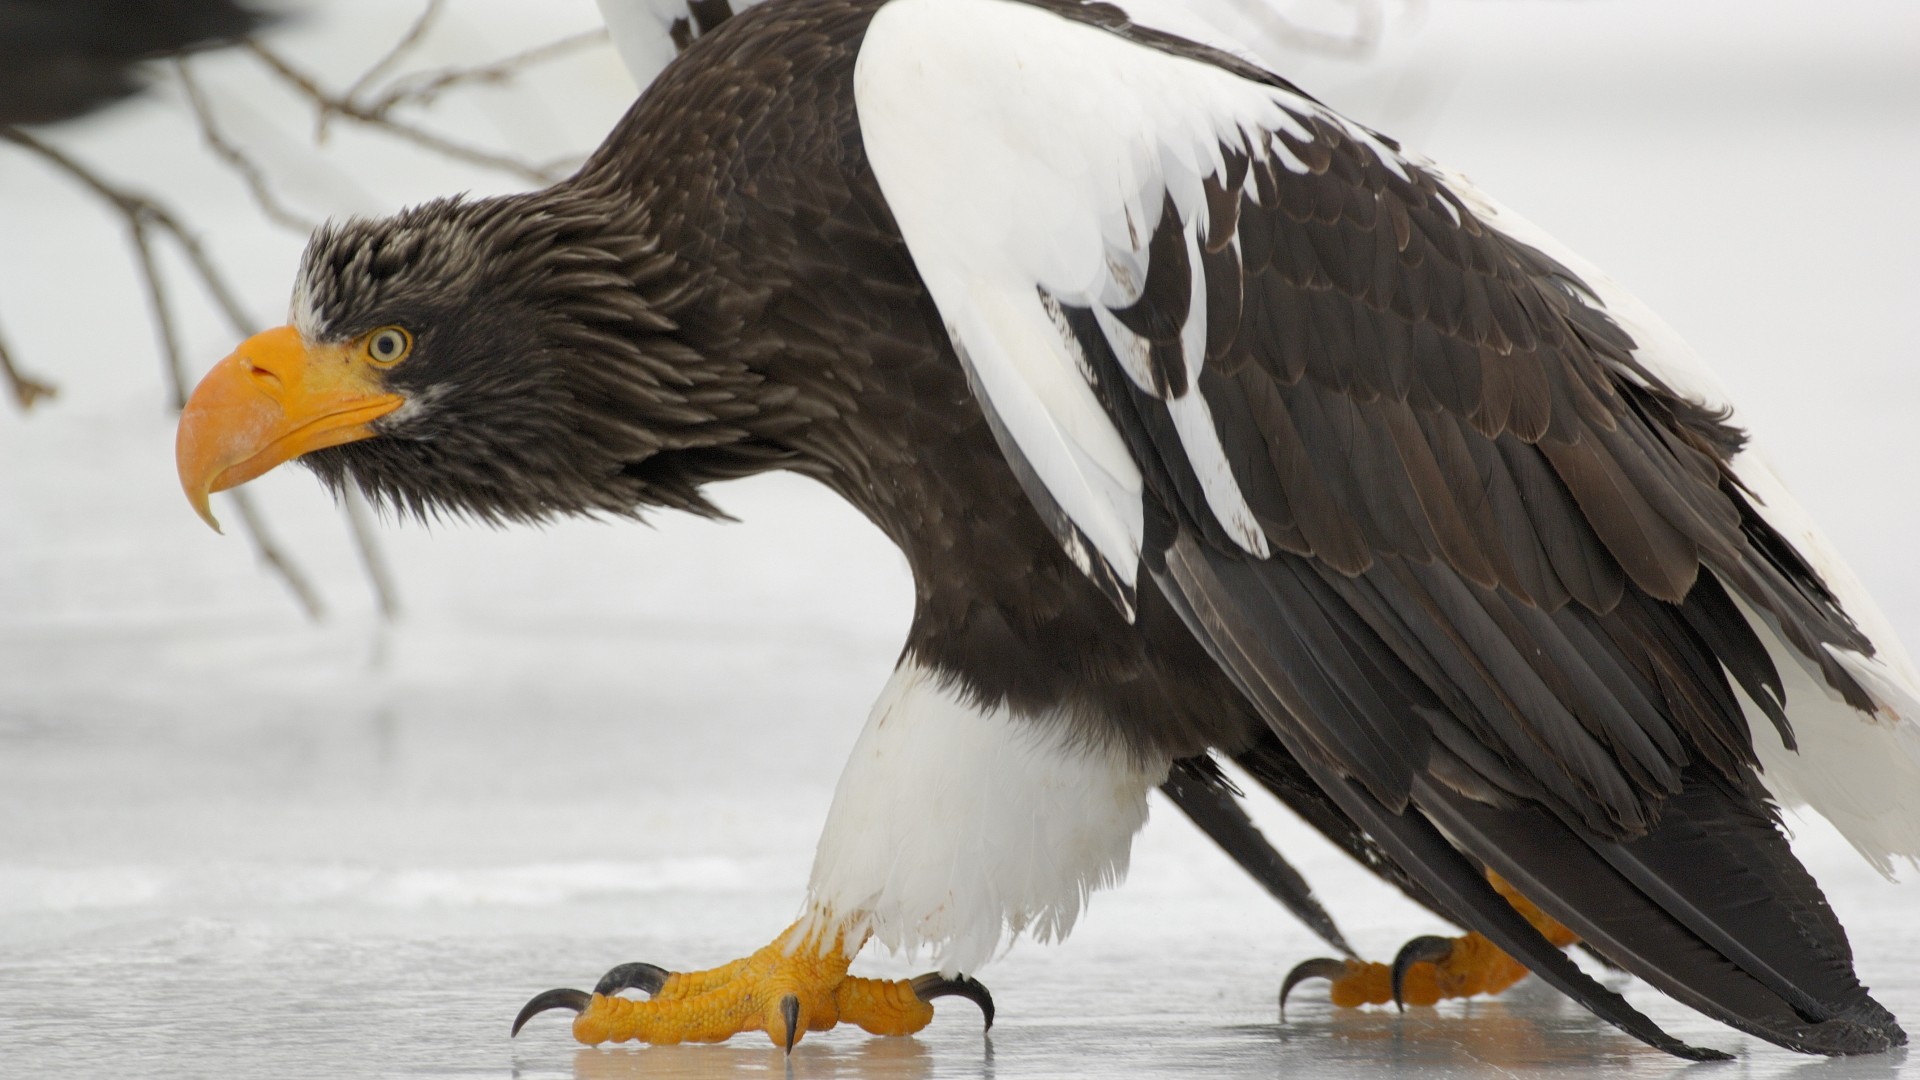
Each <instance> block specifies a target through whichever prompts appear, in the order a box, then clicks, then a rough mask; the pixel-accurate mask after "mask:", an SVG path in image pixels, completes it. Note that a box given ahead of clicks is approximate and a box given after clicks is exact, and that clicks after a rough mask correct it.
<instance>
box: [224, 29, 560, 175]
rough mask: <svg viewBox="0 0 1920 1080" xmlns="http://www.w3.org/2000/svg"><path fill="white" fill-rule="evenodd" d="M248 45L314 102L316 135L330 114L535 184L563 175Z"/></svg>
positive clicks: (557, 169)
mask: <svg viewBox="0 0 1920 1080" xmlns="http://www.w3.org/2000/svg"><path fill="white" fill-rule="evenodd" d="M247 48H248V49H250V50H252V52H253V54H254V55H255V56H257V57H259V58H260V60H261V62H262V63H264V64H266V65H267V67H268V69H269V70H271V71H272V72H273V73H274V74H276V75H278V76H280V77H281V78H282V79H284V80H285V81H286V82H287V83H288V84H289V85H291V86H292V87H293V88H294V89H295V90H298V91H299V92H300V93H301V94H303V95H305V96H306V97H307V98H308V100H310V101H312V102H313V103H314V106H315V108H317V109H318V110H319V112H320V120H319V124H318V126H317V127H316V129H315V137H316V138H318V137H320V136H321V135H323V134H324V130H325V127H326V122H327V118H328V117H330V116H341V117H345V118H346V119H348V120H352V121H354V122H356V123H361V124H366V125H368V126H369V127H374V128H378V129H379V130H382V131H385V132H386V133H388V134H389V135H393V136H395V137H396V138H400V139H405V140H406V141H408V142H411V143H413V144H415V145H417V146H422V147H425V148H426V149H428V150H432V151H435V152H436V153H440V154H445V155H446V156H447V157H450V158H453V159H454V160H456V161H464V162H466V163H468V164H469V165H479V166H481V167H482V168H488V169H495V170H498V171H500V172H505V173H511V174H512V175H514V176H518V177H520V178H521V179H523V180H528V181H531V182H533V183H536V184H551V183H553V182H554V181H556V180H559V179H560V177H561V176H562V175H563V171H562V169H561V167H560V166H559V165H557V164H551V163H550V164H547V165H534V164H531V163H529V162H526V161H522V160H520V159H519V158H515V157H510V156H508V155H506V154H498V153H495V152H493V151H491V150H482V149H480V148H478V147H473V146H467V145H465V144H463V143H457V142H454V141H453V140H451V139H448V138H446V137H444V136H441V135H436V134H435V133H433V132H431V131H428V130H426V129H425V128H421V127H417V126H415V125H413V124H410V123H407V122H406V121H404V120H395V119H394V118H393V117H392V116H391V115H388V114H387V113H384V112H375V111H373V110H372V109H370V108H369V107H368V106H366V105H364V104H362V103H360V102H358V101H355V100H354V99H352V98H348V97H342V96H340V95H337V94H333V93H330V92H329V91H327V90H326V89H325V88H323V87H322V86H321V85H320V84H319V83H318V82H316V81H315V80H314V78H313V77H312V76H311V75H308V74H306V73H305V72H303V71H301V70H299V69H298V68H296V67H294V66H293V65H291V64H289V63H288V62H287V61H286V60H285V59H283V58H281V57H280V56H279V55H278V54H276V53H275V52H273V51H272V50H271V49H268V48H267V47H265V46H264V45H261V44H260V43H259V42H257V41H255V42H249V43H248V44H247Z"/></svg>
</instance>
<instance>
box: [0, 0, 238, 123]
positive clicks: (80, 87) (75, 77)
mask: <svg viewBox="0 0 1920 1080" xmlns="http://www.w3.org/2000/svg"><path fill="white" fill-rule="evenodd" d="M261 23H262V16H261V15H260V14H259V13H258V12H256V11H253V10H251V9H250V8H249V7H247V6H245V5H243V4H239V3H235V2H234V0H0V126H5V125H12V124H51V123H54V122H55V121H59V120H70V119H72V118H74V117H76V116H80V115H82V114H85V113H88V112H92V111H93V110H95V109H98V108H101V107H103V106H106V105H109V104H111V103H113V102H115V101H118V100H120V99H121V98H124V97H126V96H128V95H129V94H132V93H134V92H136V91H138V90H139V89H140V88H141V86H142V85H143V83H144V79H143V77H142V74H141V71H140V65H141V64H142V63H143V62H145V61H149V60H158V59H162V58H165V57H169V56H180V55H183V54H186V53H190V52H193V51H195V50H197V49H205V48H209V47H213V46H217V45H224V44H229V43H231V42H233V41H236V40H238V39H240V38H243V37H246V36H247V35H248V34H250V33H252V32H253V31H254V30H256V29H257V28H259V26H260V25H261Z"/></svg>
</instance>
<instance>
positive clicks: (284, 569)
mask: <svg viewBox="0 0 1920 1080" xmlns="http://www.w3.org/2000/svg"><path fill="white" fill-rule="evenodd" d="M227 494H228V495H230V496H232V497H233V508H234V509H235V510H237V511H239V513H240V521H241V523H242V524H244V525H245V526H246V527H247V535H248V536H249V537H251V538H252V539H253V550H254V552H255V553H256V554H258V555H259V556H260V561H261V562H263V563H266V564H267V566H268V567H269V568H271V569H272V570H273V572H274V573H276V574H279V575H280V580H282V581H284V582H286V583H287V588H288V590H290V591H291V592H292V593H293V598H294V599H295V600H297V601H299V603H300V607H301V608H302V609H304V610H305V611H306V613H307V618H309V619H312V620H313V621H314V622H319V621H320V620H321V619H323V618H325V617H326V614H327V606H326V605H325V604H323V603H321V602H320V594H319V593H318V592H315V591H314V588H313V585H312V584H311V583H310V582H308V581H307V578H306V575H305V574H303V573H301V572H300V568H299V567H297V566H295V565H293V560H291V559H289V558H287V556H286V554H285V553H284V552H282V551H281V550H280V545H279V544H277V543H275V542H274V539H273V534H272V533H269V532H268V531H267V521H266V518H265V516H264V515H262V514H261V513H260V510H259V508H258V507H256V506H254V504H253V495H252V493H251V492H247V491H242V490H240V489H239V488H235V489H233V490H231V491H229V492H227Z"/></svg>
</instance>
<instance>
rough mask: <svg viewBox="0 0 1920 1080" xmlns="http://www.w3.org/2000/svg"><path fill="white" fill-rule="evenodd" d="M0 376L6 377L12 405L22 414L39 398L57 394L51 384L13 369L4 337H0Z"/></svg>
mask: <svg viewBox="0 0 1920 1080" xmlns="http://www.w3.org/2000/svg"><path fill="white" fill-rule="evenodd" d="M0 375H4V376H5V377H6V380H7V387H8V389H10V390H12V391H13V400H14V403H15V404H17V405H19V406H20V411H22V412H25V411H26V410H28V409H31V408H33V406H34V403H35V402H37V401H39V400H40V399H41V398H50V397H52V396H54V394H56V393H58V392H59V391H57V390H55V389H54V386H53V384H52V383H50V382H42V381H41V380H39V379H36V378H34V377H33V376H31V375H27V374H24V373H22V372H21V370H20V369H19V368H17V367H15V366H14V365H13V355H12V354H11V353H9V352H7V341H6V338H4V337H0Z"/></svg>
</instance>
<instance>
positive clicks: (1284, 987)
mask: <svg viewBox="0 0 1920 1080" xmlns="http://www.w3.org/2000/svg"><path fill="white" fill-rule="evenodd" d="M1346 975H1347V962H1346V961H1345V960H1335V959H1333V958H1332V957H1329V956H1319V957H1315V958H1314V959H1312V960H1302V961H1300V962H1299V963H1297V964H1295V965H1293V970H1292V971H1289V972H1287V977H1286V978H1285V979H1282V980H1281V981H1280V1022H1281V1023H1283V1024H1284V1023H1286V1022H1287V995H1288V994H1291V993H1293V988H1294V987H1296V986H1299V985H1300V984H1301V983H1303V982H1306V981H1307V980H1308V979H1325V980H1327V981H1328V982H1334V981H1336V980H1339V979H1343V978H1345V977H1346Z"/></svg>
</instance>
